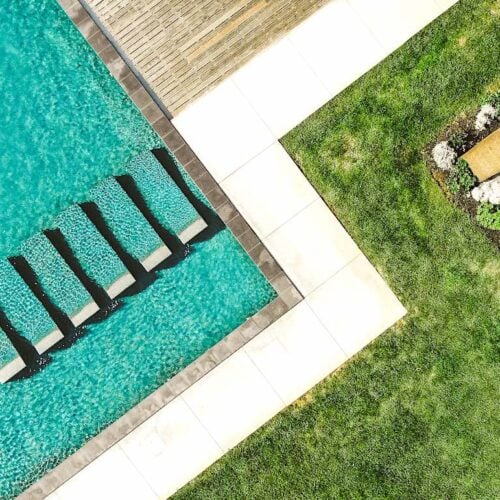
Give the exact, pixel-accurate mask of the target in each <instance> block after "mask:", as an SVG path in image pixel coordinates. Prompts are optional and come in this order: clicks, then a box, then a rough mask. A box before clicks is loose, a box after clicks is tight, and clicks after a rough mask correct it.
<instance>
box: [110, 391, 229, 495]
mask: <svg viewBox="0 0 500 500" xmlns="http://www.w3.org/2000/svg"><path fill="white" fill-rule="evenodd" d="M119 446H120V448H121V449H122V450H123V451H124V452H125V454H126V455H127V457H128V458H129V460H130V461H131V462H132V463H133V464H134V466H135V467H136V468H137V470H138V471H139V472H140V473H141V475H142V476H143V477H144V478H145V479H146V480H147V482H148V483H149V485H150V486H151V488H152V489H153V490H154V492H155V493H156V494H157V495H158V497H160V498H167V497H168V496H170V495H172V494H173V493H175V491H177V489H179V488H180V487H181V486H182V485H184V484H185V483H187V482H188V481H190V480H191V479H193V478H194V477H195V476H196V475H197V474H198V472H199V471H200V470H203V469H205V468H207V467H208V466H209V465H211V464H212V463H213V462H215V461H216V460H217V459H218V458H219V457H221V456H222V454H223V451H222V450H221V448H220V447H219V446H218V445H217V443H216V442H215V441H214V439H213V438H212V437H211V436H210V434H209V433H208V432H207V430H206V429H205V428H204V427H203V426H202V425H201V423H200V421H199V420H198V419H197V418H196V417H195V415H194V414H193V412H192V411H191V410H190V408H189V407H188V406H187V404H186V403H185V402H184V401H183V400H182V399H181V398H177V399H174V400H173V401H172V402H170V403H169V404H168V405H167V406H166V407H165V408H163V409H161V410H160V411H159V412H158V413H156V414H155V415H154V416H153V417H152V418H150V419H149V420H147V421H146V422H145V423H144V424H142V425H141V426H140V427H138V428H137V429H136V430H135V431H134V432H133V433H131V434H129V435H128V436H127V437H125V438H124V439H123V440H122V441H120V445H119Z"/></svg>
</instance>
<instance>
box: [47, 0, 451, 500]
mask: <svg viewBox="0 0 500 500" xmlns="http://www.w3.org/2000/svg"><path fill="white" fill-rule="evenodd" d="M452 3H454V2H453V1H452V0H420V1H419V2H415V1H414V0H378V1H377V2H376V5H375V2H373V1H372V0H349V1H347V0H332V1H331V2H330V3H329V4H328V5H326V6H325V7H324V8H322V9H321V10H319V11H318V12H317V13H316V14H314V15H313V16H312V17H310V18H309V19H307V20H306V21H305V22H303V23H302V24H301V25H300V26H298V27H297V28H295V29H294V30H292V31H291V32H290V33H289V34H288V35H287V36H286V37H284V38H283V39H282V40H280V41H279V42H277V43H275V44H274V45H273V46H271V47H270V48H269V49H268V50H266V51H264V52H262V53H261V54H259V55H258V56H256V57H255V58H254V59H253V60H252V61H251V62H249V63H248V64H247V65H246V66H244V67H243V68H241V69H240V70H239V71H237V72H236V73H235V74H234V75H233V76H232V77H230V78H228V79H226V80H225V81H224V82H223V83H221V84H220V85H219V86H218V87H216V88H215V89H214V90H212V91H211V92H209V93H207V94H205V95H204V96H203V97H201V98H200V99H198V100H197V101H195V102H194V103H192V104H191V105H190V106H189V107H188V108H186V109H185V110H184V111H183V112H181V113H180V114H179V115H178V117H177V118H176V119H175V120H174V123H175V125H176V126H177V127H178V129H179V130H180V132H181V133H182V135H183V136H184V137H185V138H186V139H187V140H188V142H189V143H190V144H191V146H192V147H193V149H194V150H195V151H196V153H197V154H198V155H199V157H200V159H201V160H202V161H203V162H204V164H205V165H206V167H207V168H208V169H209V171H210V172H211V173H212V175H213V176H214V177H215V178H216V179H217V180H218V181H219V182H220V184H221V186H222V187H223V189H224V190H225V191H226V192H227V194H228V195H229V197H230V199H231V200H232V202H233V203H234V204H235V205H236V206H237V208H238V209H239V210H240V211H241V213H242V214H243V216H244V217H245V218H246V219H247V220H248V221H249V223H250V225H251V226H252V228H253V229H254V230H255V231H256V233H257V234H258V235H259V236H260V237H261V239H262V240H263V241H264V243H265V244H266V246H267V247H268V248H269V250H270V251H271V252H272V253H273V255H274V257H275V258H276V259H277V260H278V262H279V263H280V264H281V266H282V267H283V268H284V270H285V271H286V272H287V274H288V275H289V276H290V278H291V279H292V280H293V281H294V283H295V284H296V286H297V287H298V289H299V290H300V291H301V293H302V294H303V295H304V296H305V297H306V298H305V300H304V301H302V302H301V303H300V304H299V305H297V306H296V307H295V308H294V309H292V310H291V311H290V312H288V313H287V314H286V315H285V316H283V317H282V318H281V319H279V320H278V321H277V322H276V323H274V324H273V325H271V326H270V327H268V328H267V329H265V330H264V331H263V332H262V333H260V334H259V335H257V336H256V337H255V338H254V339H253V340H251V341H250V342H249V343H247V344H246V345H245V346H244V347H243V348H241V349H240V350H239V351H238V352H237V353H236V354H233V355H232V356H230V357H229V358H228V359H227V360H226V361H224V362H223V363H221V364H220V365H219V366H217V367H216V368H215V369H213V370H212V371H211V372H210V373H209V374H208V375H206V376H205V377H203V378H202V379H201V380H199V381H198V382H196V383H195V384H194V385H192V386H191V387H190V388H189V389H187V390H186V391H185V392H184V393H183V394H182V395H181V396H178V397H177V398H176V399H175V400H174V401H172V402H171V403H169V404H168V405H167V406H166V407H165V408H163V409H162V410H160V411H159V412H158V413H157V414H156V415H154V416H153V417H151V418H150V419H149V420H147V421H146V422H145V423H144V424H142V425H141V426H140V427H139V428H137V429H136V430H135V431H133V432H132V433H131V434H129V435H128V436H127V437H126V438H124V439H123V440H122V441H120V442H119V443H118V444H117V445H115V446H114V447H112V448H111V449H110V450H108V451H107V452H105V453H104V454H103V455H101V457H99V458H98V459H97V460H95V461H94V462H92V463H91V464H90V465H89V466H88V467H87V468H85V469H84V470H83V471H82V472H80V473H79V474H78V475H76V476H75V477H74V478H72V479H71V480H69V481H68V482H67V483H65V484H64V485H63V486H62V487H61V488H59V489H58V490H57V491H56V492H55V493H54V494H53V495H51V498H52V499H61V500H63V499H71V500H76V499H79V498H82V499H83V498H85V499H87V498H98V499H101V498H120V499H137V498H141V499H148V498H152V499H153V498H165V497H166V496H168V495H170V494H172V493H174V492H175V491H176V490H177V489H179V488H180V487H182V486H183V485H184V484H185V483H186V482H187V481H189V480H190V479H192V478H193V477H195V476H196V475H198V474H199V473H200V472H201V471H203V470H204V469H205V468H206V467H208V466H209V465H210V464H211V463H213V462H214V461H216V460H217V459H218V458H220V457H221V456H222V455H223V454H224V453H225V452H226V451H227V450H229V449H230V448H232V447H234V446H236V445H237V444H238V443H239V442H240V441H242V440H243V439H244V438H245V437H247V436H248V435H249V434H251V433H252V432H253V431H254V430H256V429H257V428H258V427H260V426H261V425H263V424H264V423H265V422H266V421H267V420H269V419H270V418H271V417H273V416H274V415H276V414H277V413H278V412H279V411H280V410H281V409H283V408H284V407H286V406H287V405H288V404H290V403H291V402H293V401H294V400H295V399H297V398H298V397H300V396H301V395H302V394H304V393H305V392H306V391H307V390H309V389H310V388H311V387H313V386H314V385H315V384H316V383H318V382H319V381H320V380H321V379H323V378H324V377H325V376H327V375H328V374H330V373H331V372H332V371H333V370H335V369H336V368H337V367H338V366H340V365H341V364H342V363H343V362H345V361H346V360H347V359H348V358H349V357H351V356H353V355H354V354H355V353H356V352H358V351H359V350H360V349H362V348H363V347H364V346H365V345H366V344H368V343H369V342H370V341H372V340H373V339H375V338H376V337H377V336H378V335H380V334H381V333H382V332H383V331H385V330H386V329H387V328H388V327H390V326H391V325H392V324H394V322H396V321H397V320H399V319H400V318H401V317H402V316H403V315H404V314H405V310H404V307H403V306H402V305H401V304H400V303H399V301H398V300H397V298H396V297H395V296H394V294H393V293H392V292H391V290H390V289H389V288H388V286H387V285H386V283H385V282H384V280H383V279H382V278H381V277H380V275H379V274H378V273H377V272H376V270H375V269H374V268H373V266H372V265H371V264H370V263H369V262H368V260H367V259H366V258H365V257H364V256H363V255H362V254H361V252H360V251H359V249H358V248H357V246H356V245H355V243H354V242H353V241H352V240H351V238H350V237H349V235H348V234H347V233H346V232H345V230H344V229H343V227H342V226H341V224H340V223H339V222H338V221H337V220H336V218H335V217H334V216H333V215H332V213H331V212H330V210H329V209H328V208H327V207H326V206H325V204H324V203H323V201H322V200H321V199H320V198H319V196H318V194H317V193H316V192H315V191H314V189H313V188H312V187H311V186H310V184H309V183H308V181H307V179H305V177H304V176H303V175H302V174H301V173H300V171H299V170H298V168H297V167H296V165H295V164H294V163H293V161H292V160H291V159H290V157H289V156H288V155H287V153H286V152H285V151H284V149H283V148H282V147H281V145H280V144H279V143H278V141H277V139H278V138H279V137H281V136H282V135H283V134H284V133H286V132H287V131H288V130H290V129H291V128H292V127H294V126H295V125H296V124H297V123H299V122H300V121H302V120H303V119H305V118H306V117H307V116H308V115H309V114H310V113H311V112H313V111H314V110H315V109H316V108H317V107H319V106H321V105H322V104H323V103H325V102H326V101H327V100H329V99H330V98H332V97H333V96H334V95H335V94H337V93H338V92H339V91H340V90H342V89H343V88H344V87H346V86H347V85H348V84H349V83H350V82H352V81H354V80H355V79H356V78H357V77H359V76H360V75H361V74H362V73H364V72H365V71H367V70H368V69H370V67H372V66H373V65H375V64H376V63H377V62H378V61H380V60H381V59H382V58H383V57H385V56H386V55H388V54H389V53H390V52H391V51H393V50H394V49H395V48H397V47H398V46H399V45H400V44H402V43H403V42H404V41H405V40H407V39H408V38H409V37H410V36H412V35H413V34H414V33H416V32H417V31H418V30H419V29H421V28H422V27H423V26H425V24H427V23H428V22H430V21H431V20H432V19H434V18H435V17H436V16H437V15H439V14H440V13H441V12H442V11H443V10H445V9H446V8H447V7H449V6H450V5H451V4H452Z"/></svg>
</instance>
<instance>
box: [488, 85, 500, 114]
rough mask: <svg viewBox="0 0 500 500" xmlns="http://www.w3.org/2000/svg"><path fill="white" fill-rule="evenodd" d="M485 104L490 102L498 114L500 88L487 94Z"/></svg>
mask: <svg viewBox="0 0 500 500" xmlns="http://www.w3.org/2000/svg"><path fill="white" fill-rule="evenodd" d="M486 104H490V105H491V106H493V107H494V108H495V109H496V110H497V115H498V110H499V109H500V90H498V91H497V92H494V93H493V94H491V95H490V96H488V99H486Z"/></svg>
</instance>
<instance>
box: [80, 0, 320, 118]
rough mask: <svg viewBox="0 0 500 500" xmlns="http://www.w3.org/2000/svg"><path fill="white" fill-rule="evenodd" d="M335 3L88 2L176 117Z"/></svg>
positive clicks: (248, 0) (265, 0)
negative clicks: (315, 13) (198, 97)
mask: <svg viewBox="0 0 500 500" xmlns="http://www.w3.org/2000/svg"><path fill="white" fill-rule="evenodd" d="M327 2H328V0H239V1H238V0H198V1H193V0H87V3H88V5H89V6H90V7H91V8H92V9H93V11H94V12H95V14H97V16H98V17H99V19H100V20H101V22H102V23H103V24H104V26H105V27H106V28H107V29H108V30H109V32H110V33H111V34H112V35H113V37H114V38H115V40H116V41H117V42H118V43H119V44H120V46H121V48H122V49H123V50H124V51H125V52H126V54H127V55H128V57H129V58H130V60H131V61H132V62H133V63H134V65H135V66H136V67H137V69H138V70H139V71H140V72H141V73H142V74H143V76H144V77H145V79H146V80H147V81H148V83H149V85H150V86H151V87H152V89H153V90H154V91H155V92H156V93H157V95H158V97H160V99H161V100H162V101H163V103H164V104H165V106H166V107H167V108H168V110H169V111H170V112H171V113H172V114H173V115H175V114H176V113H178V112H179V110H181V109H182V108H183V107H184V106H186V104H188V103H189V102H190V101H191V100H193V99H194V98H196V97H197V96H199V95H200V94H201V93H203V92H205V91H206V90H208V89H209V88H211V87H213V86H214V85H215V84H216V83H218V82H220V81H221V80H222V79H224V78H225V77H226V76H227V75H229V74H230V73H232V72H233V71H234V70H235V69H237V68H238V67H239V66H241V65H242V64H243V63H245V62H246V61H248V60H249V59H250V58H251V57H252V56H253V55H254V54H256V53H257V52H259V51H260V50H262V49H263V48H264V47H266V46H267V45H268V44H269V43H270V42H272V41H274V40H275V39H277V38H278V37H280V36H282V35H283V34H285V33H286V32H288V31H289V30H290V29H292V28H293V27H295V26H296V25H297V24H299V23H300V22H301V21H302V20H304V19H305V18H307V17H308V16H309V15H310V14H312V13H313V12H314V11H315V10H317V9H318V8H319V7H320V6H322V5H324V4H326V3H327Z"/></svg>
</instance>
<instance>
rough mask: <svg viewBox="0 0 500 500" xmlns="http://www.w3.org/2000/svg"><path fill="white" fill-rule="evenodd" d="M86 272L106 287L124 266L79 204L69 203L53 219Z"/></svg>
mask: <svg viewBox="0 0 500 500" xmlns="http://www.w3.org/2000/svg"><path fill="white" fill-rule="evenodd" d="M54 227H55V228H58V229H59V230H60V231H61V233H62V234H63V236H64V238H65V240H66V242H67V243H68V245H69V247H70V248H71V250H72V252H73V254H74V255H75V257H76V259H77V260H78V261H79V263H80V264H81V266H82V268H83V270H84V271H85V272H86V274H87V276H88V277H89V278H90V279H92V280H93V281H94V282H95V283H96V284H98V285H99V286H101V287H102V288H104V289H106V288H108V287H109V286H110V285H111V284H112V283H114V282H115V281H116V280H117V279H118V278H120V277H121V276H123V275H124V274H125V273H127V268H126V267H125V265H124V264H123V262H122V261H121V260H120V258H119V257H118V255H117V254H116V253H115V251H114V250H113V249H112V248H111V246H110V245H109V244H108V242H107V241H106V240H105V239H104V237H103V236H102V235H101V233H100V232H99V231H98V230H97V228H96V227H95V226H94V224H93V223H92V222H91V221H90V219H89V218H88V217H87V215H86V214H85V213H84V211H83V210H82V209H81V207H80V206H79V205H71V206H70V207H69V208H67V209H66V210H64V212H62V213H61V214H60V215H59V216H58V217H56V219H55V221H54Z"/></svg>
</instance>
